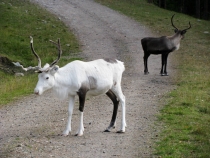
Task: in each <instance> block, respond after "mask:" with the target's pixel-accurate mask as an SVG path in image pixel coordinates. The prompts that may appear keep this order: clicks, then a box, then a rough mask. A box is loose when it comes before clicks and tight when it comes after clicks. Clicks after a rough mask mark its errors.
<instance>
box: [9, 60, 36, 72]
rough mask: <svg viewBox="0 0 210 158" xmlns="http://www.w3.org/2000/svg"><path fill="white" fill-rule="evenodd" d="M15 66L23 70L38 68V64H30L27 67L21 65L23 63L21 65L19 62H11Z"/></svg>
mask: <svg viewBox="0 0 210 158" xmlns="http://www.w3.org/2000/svg"><path fill="white" fill-rule="evenodd" d="M12 63H13V64H14V65H15V66H17V67H21V68H22V69H23V70H24V71H28V70H37V69H39V67H38V66H35V67H32V66H29V67H27V68H25V67H23V65H21V64H20V63H19V62H12Z"/></svg>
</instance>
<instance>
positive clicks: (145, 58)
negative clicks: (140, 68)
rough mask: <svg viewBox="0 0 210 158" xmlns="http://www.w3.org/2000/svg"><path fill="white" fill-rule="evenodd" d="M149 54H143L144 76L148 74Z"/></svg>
mask: <svg viewBox="0 0 210 158" xmlns="http://www.w3.org/2000/svg"><path fill="white" fill-rule="evenodd" d="M149 56H150V54H148V53H147V52H144V57H143V59H144V74H145V75H148V74H149V72H148V66H147V61H148V58H149Z"/></svg>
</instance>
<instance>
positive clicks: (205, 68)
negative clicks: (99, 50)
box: [96, 0, 210, 158]
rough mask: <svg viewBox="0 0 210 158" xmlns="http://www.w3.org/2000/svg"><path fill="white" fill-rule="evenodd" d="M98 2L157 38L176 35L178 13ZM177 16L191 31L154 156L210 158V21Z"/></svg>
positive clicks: (127, 2)
mask: <svg viewBox="0 0 210 158" xmlns="http://www.w3.org/2000/svg"><path fill="white" fill-rule="evenodd" d="M96 1H98V2H100V3H101V4H104V5H106V6H108V7H110V8H112V9H115V10H118V11H119V12H121V13H123V14H125V15H127V16H130V17H132V18H133V19H135V20H136V21H139V22H140V23H142V24H143V25H145V26H147V27H149V28H150V29H151V30H152V31H153V32H154V33H155V34H156V35H157V36H161V35H172V34H173V30H172V29H173V28H172V26H171V23H170V18H171V16H172V15H173V14H174V13H175V12H172V11H168V10H164V9H161V8H159V7H157V6H154V5H153V4H148V3H147V2H146V0H120V1H119V0H96ZM175 14H176V16H175V17H174V23H175V25H176V26H177V27H178V28H180V29H184V28H187V27H188V22H189V21H190V22H191V24H192V29H190V30H188V32H187V33H186V35H185V38H184V40H183V41H182V42H181V48H180V50H179V51H178V52H176V60H177V61H176V62H178V67H177V71H178V72H177V75H176V78H175V79H174V82H175V83H176V84H177V88H176V89H175V90H173V91H172V92H170V93H169V94H168V95H166V96H165V98H164V103H165V104H166V105H165V106H164V107H163V108H162V110H161V112H160V115H159V116H158V118H159V123H160V124H163V126H162V131H161V133H160V137H159V138H158V139H159V141H158V142H156V144H155V146H156V147H155V149H156V150H155V153H154V155H157V156H161V157H183V158H185V157H210V156H209V155H210V128H209V127H210V71H209V70H210V62H209V61H210V47H209V46H210V21H205V20H198V19H195V18H193V17H190V16H188V15H184V14H180V13H175ZM205 31H208V32H209V33H207V34H206V33H204V32H205ZM142 62H143V61H142Z"/></svg>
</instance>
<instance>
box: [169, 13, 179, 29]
mask: <svg viewBox="0 0 210 158" xmlns="http://www.w3.org/2000/svg"><path fill="white" fill-rule="evenodd" d="M174 15H175V14H174ZM174 15H173V16H172V17H171V25H172V26H173V27H174V28H175V29H176V30H179V29H178V28H177V27H176V26H174V24H173V18H174Z"/></svg>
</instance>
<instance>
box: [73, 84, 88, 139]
mask: <svg viewBox="0 0 210 158" xmlns="http://www.w3.org/2000/svg"><path fill="white" fill-rule="evenodd" d="M86 93H87V89H86V88H80V89H79V91H78V92H77V94H78V96H79V111H80V125H79V128H78V131H77V133H76V134H75V136H82V135H83V132H84V125H83V110H84V105H85V97H86Z"/></svg>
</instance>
